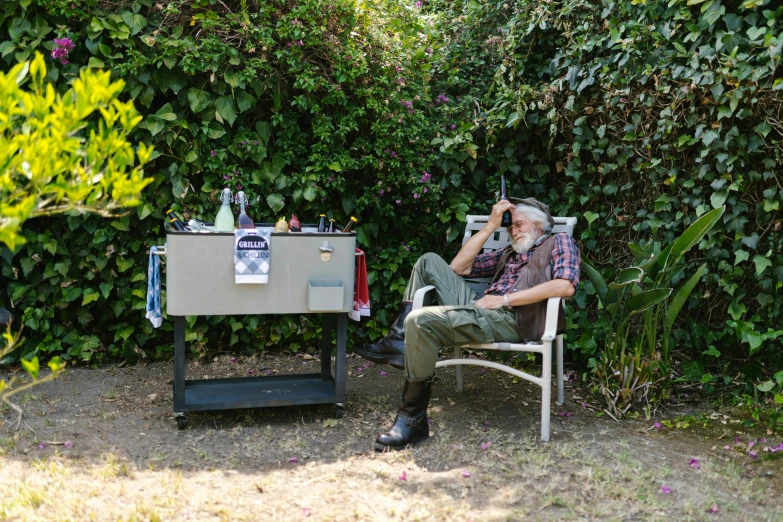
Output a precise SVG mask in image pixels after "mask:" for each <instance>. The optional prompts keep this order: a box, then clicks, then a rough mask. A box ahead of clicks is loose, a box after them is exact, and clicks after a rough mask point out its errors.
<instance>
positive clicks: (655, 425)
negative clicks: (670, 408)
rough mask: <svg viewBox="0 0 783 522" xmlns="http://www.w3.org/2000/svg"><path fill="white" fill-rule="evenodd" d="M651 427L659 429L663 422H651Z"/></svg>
mask: <svg viewBox="0 0 783 522" xmlns="http://www.w3.org/2000/svg"><path fill="white" fill-rule="evenodd" d="M653 428H655V429H656V430H659V429H661V428H663V424H661V423H660V422H656V423H655V424H653Z"/></svg>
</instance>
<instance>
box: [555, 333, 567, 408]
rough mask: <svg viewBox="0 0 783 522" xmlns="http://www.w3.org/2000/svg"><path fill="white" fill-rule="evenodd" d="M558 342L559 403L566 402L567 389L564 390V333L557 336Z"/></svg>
mask: <svg viewBox="0 0 783 522" xmlns="http://www.w3.org/2000/svg"><path fill="white" fill-rule="evenodd" d="M555 340H556V342H557V403H558V404H563V403H564V402H565V391H564V390H563V334H560V335H558V336H557V337H556V338H555Z"/></svg>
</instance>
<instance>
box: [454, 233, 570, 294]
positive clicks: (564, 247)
mask: <svg viewBox="0 0 783 522" xmlns="http://www.w3.org/2000/svg"><path fill="white" fill-rule="evenodd" d="M547 237H549V236H542V237H540V238H539V239H538V241H536V243H535V244H534V245H533V247H532V248H531V249H530V250H528V251H527V252H525V253H524V254H517V253H516V252H514V253H512V254H511V255H510V256H509V257H508V261H507V262H506V267H505V270H503V274H501V276H500V277H499V278H498V280H497V281H495V283H494V284H493V285H491V286H490V287H489V288H488V289H487V291H486V292H484V295H505V294H508V293H511V292H513V291H514V284H515V283H516V282H517V279H519V271H520V270H521V269H522V267H523V266H525V265H526V264H527V262H528V261H529V260H530V256H531V255H532V254H533V251H534V250H535V249H536V247H538V245H540V244H541V243H542V242H544V241H545V240H546V238H547ZM502 254H503V249H498V250H495V251H494V252H487V253H486V254H479V255H477V256H476V259H474V260H473V267H472V268H471V270H470V274H469V275H468V276H467V277H492V276H493V275H495V267H496V266H497V264H498V261H499V260H500V256H501V255H502ZM581 269H582V257H581V255H580V254H579V247H578V246H577V244H576V241H574V238H572V237H571V236H569V235H568V234H564V233H562V232H561V233H559V234H556V235H555V245H554V248H553V249H552V279H565V280H567V281H571V284H573V285H574V288H575V289H577V288H579V272H580V271H581Z"/></svg>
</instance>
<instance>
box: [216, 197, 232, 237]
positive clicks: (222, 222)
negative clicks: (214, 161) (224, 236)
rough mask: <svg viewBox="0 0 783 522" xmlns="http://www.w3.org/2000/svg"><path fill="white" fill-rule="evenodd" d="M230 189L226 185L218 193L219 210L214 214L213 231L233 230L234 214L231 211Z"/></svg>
mask: <svg viewBox="0 0 783 522" xmlns="http://www.w3.org/2000/svg"><path fill="white" fill-rule="evenodd" d="M231 199H232V196H231V189H230V188H228V187H226V188H224V189H223V193H222V194H221V195H220V201H222V202H223V203H222V205H220V210H219V211H218V213H217V216H215V232H233V231H234V214H232V213H231Z"/></svg>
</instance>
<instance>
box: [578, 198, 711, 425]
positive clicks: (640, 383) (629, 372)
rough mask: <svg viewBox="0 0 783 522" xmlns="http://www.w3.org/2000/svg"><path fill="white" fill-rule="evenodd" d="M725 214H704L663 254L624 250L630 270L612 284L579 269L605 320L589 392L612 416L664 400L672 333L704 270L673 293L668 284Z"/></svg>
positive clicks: (656, 247) (651, 246)
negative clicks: (632, 262)
mask: <svg viewBox="0 0 783 522" xmlns="http://www.w3.org/2000/svg"><path fill="white" fill-rule="evenodd" d="M724 212H725V207H719V208H716V209H713V210H711V211H710V212H707V213H706V214H704V215H703V216H701V217H700V218H699V219H697V220H696V221H695V222H694V223H693V224H691V225H690V226H689V227H688V228H687V229H686V230H685V232H683V234H682V235H681V236H679V237H678V238H677V239H675V240H674V241H673V242H672V243H671V244H669V245H668V246H667V247H666V248H664V249H663V250H661V248H660V243H658V242H649V243H648V244H647V245H645V246H644V247H641V246H639V245H635V244H629V245H628V247H629V249H630V251H631V253H632V254H633V256H634V258H635V266H632V267H630V268H625V269H623V270H620V271H619V273H618V275H617V278H616V279H615V281H614V282H612V283H609V284H607V283H606V281H605V279H604V278H603V277H602V276H601V274H600V273H599V272H598V270H596V269H595V268H594V267H593V266H592V265H591V264H590V263H589V262H584V265H583V267H584V268H583V269H584V271H585V273H586V274H587V276H588V277H589V279H590V281H591V282H592V284H593V286H594V287H595V289H596V293H597V295H598V298H599V299H600V301H601V304H602V305H603V308H604V310H605V311H606V313H607V314H608V315H609V327H608V329H607V331H606V337H605V346H604V349H603V351H602V353H601V354H600V356H599V358H598V359H592V360H591V365H592V367H593V371H592V373H591V379H592V381H593V384H592V386H593V390H594V391H596V392H597V393H598V394H600V395H601V396H602V397H603V399H604V401H605V403H606V405H607V407H608V409H609V411H610V413H612V414H613V415H614V416H616V417H619V416H621V415H624V414H625V413H627V412H628V411H629V410H630V409H631V408H633V407H634V406H638V405H639V404H645V405H646V404H648V403H650V402H653V403H655V402H658V401H660V400H661V399H664V398H666V397H667V396H668V391H669V384H670V380H671V353H670V352H671V345H672V328H673V327H674V324H675V321H676V319H677V316H678V315H679V313H680V311H681V310H682V308H683V306H684V305H685V303H686V302H687V300H688V298H689V297H690V295H691V292H692V291H693V289H694V287H695V286H696V284H697V283H698V282H699V281H700V280H701V279H702V278H703V276H704V274H705V273H706V272H707V265H706V264H702V265H701V266H700V267H699V268H698V269H697V270H696V272H695V273H694V274H692V275H691V276H690V277H689V278H688V279H687V281H685V282H684V283H682V284H681V285H680V286H679V287H678V288H677V290H676V291H675V290H674V289H673V288H672V287H671V284H672V282H673V281H674V280H676V279H679V278H681V277H682V276H683V273H684V269H685V263H684V261H683V258H684V256H685V254H686V253H687V252H688V251H689V250H691V248H693V247H694V246H695V245H697V244H698V243H699V242H700V241H701V240H702V239H703V238H704V236H706V235H707V233H708V232H709V231H710V230H712V228H713V227H714V226H715V224H716V223H717V222H718V220H719V219H720V218H721V216H723V213H724ZM670 297H671V299H670Z"/></svg>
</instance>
